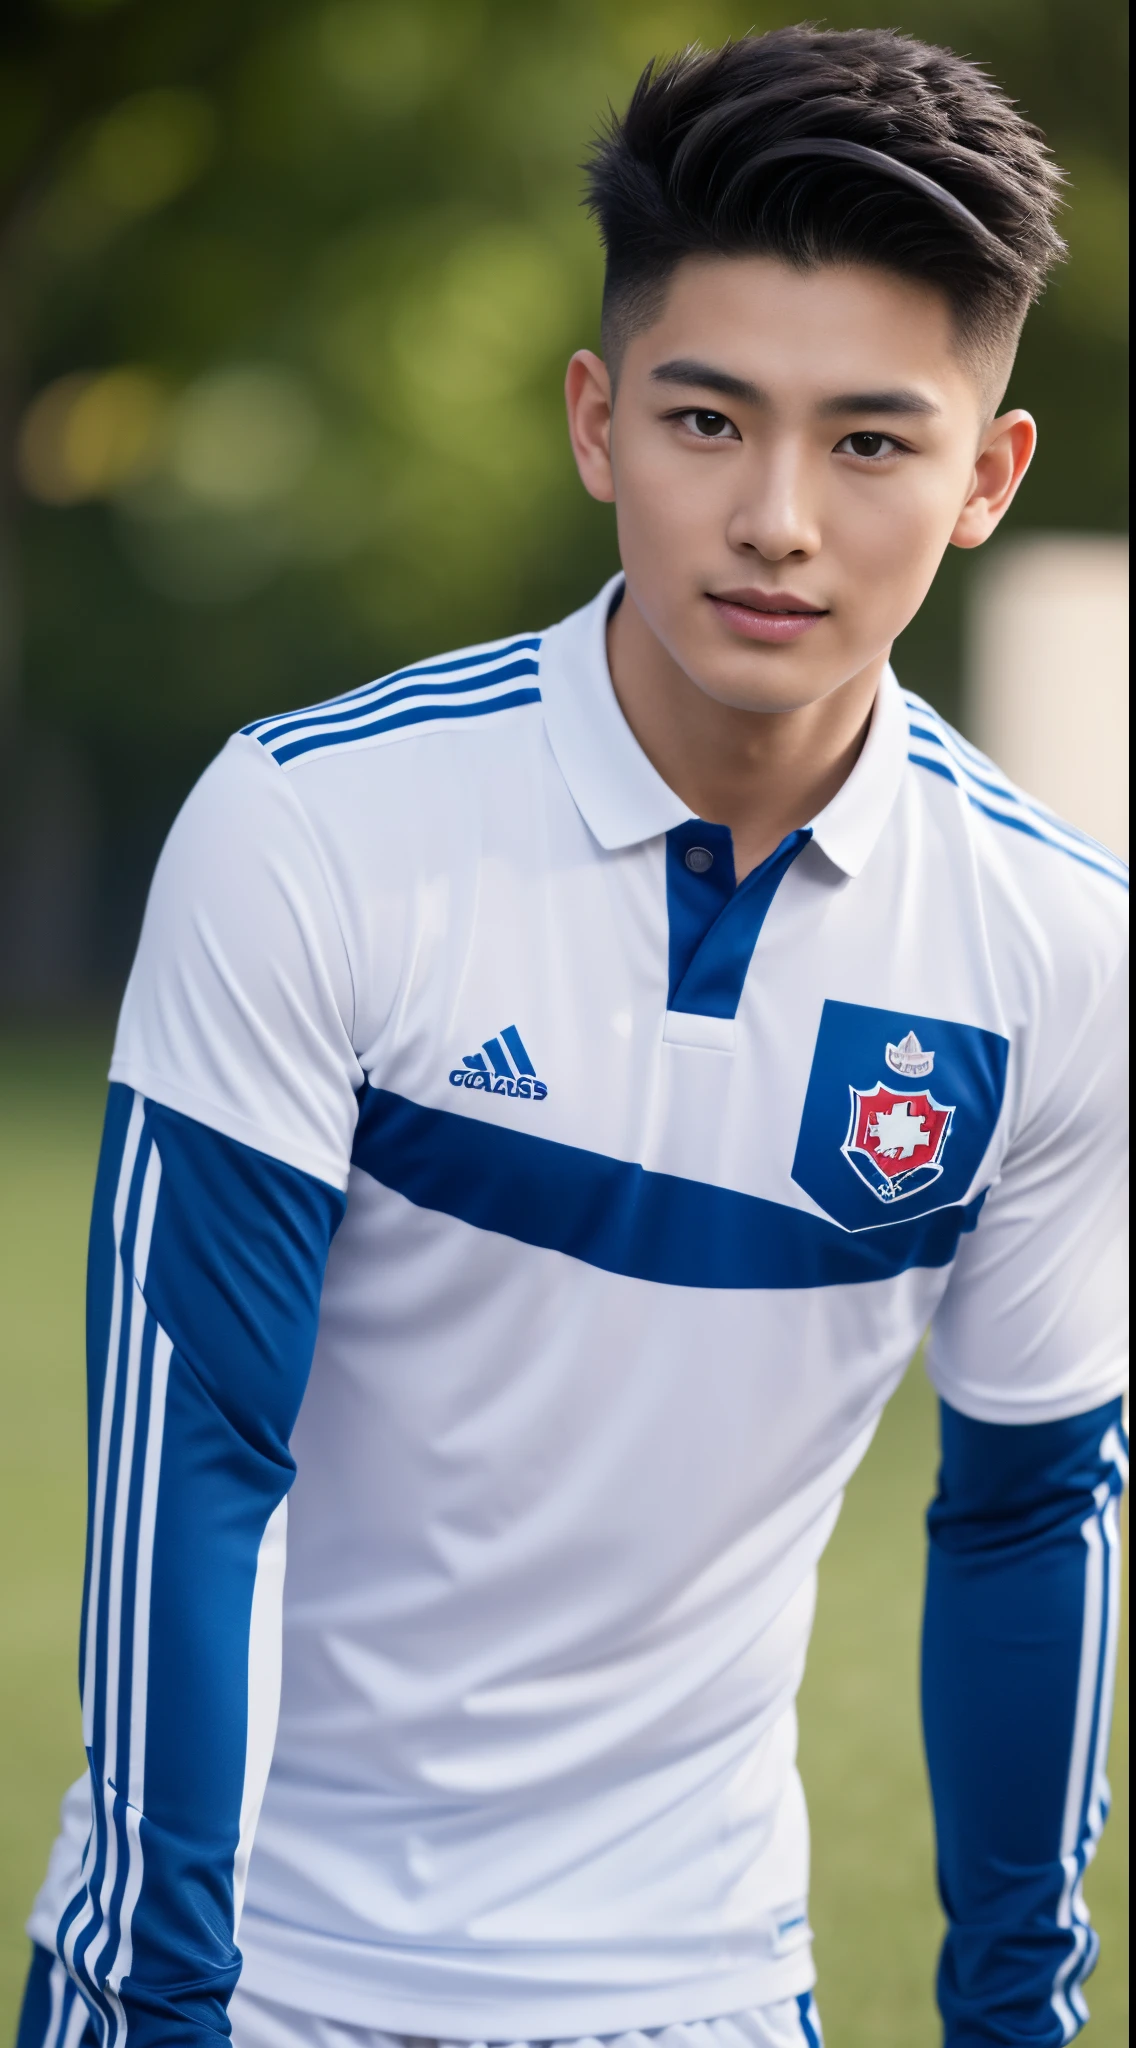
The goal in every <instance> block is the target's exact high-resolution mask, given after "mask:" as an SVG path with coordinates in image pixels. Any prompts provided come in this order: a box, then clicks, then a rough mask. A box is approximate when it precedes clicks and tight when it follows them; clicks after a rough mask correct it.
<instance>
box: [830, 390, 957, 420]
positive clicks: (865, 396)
mask: <svg viewBox="0 0 1136 2048" xmlns="http://www.w3.org/2000/svg"><path fill="white" fill-rule="evenodd" d="M817 411H818V412H819V413H820V414H821V416H822V417H823V418H824V419H835V418H837V417H843V415H844V414H845V413H850V412H851V413H862V412H870V413H875V414H877V415H880V414H885V415H888V416H890V417H891V418H893V419H894V418H896V417H897V416H900V415H902V414H904V413H906V414H907V415H908V417H910V416H911V415H912V414H916V415H919V416H921V417H923V418H926V417H927V416H928V415H931V414H936V413H938V411H939V407H938V406H937V405H936V404H935V401H934V399H932V398H924V397H923V396H922V394H921V393H920V392H918V391H839V392H837V393H836V396H835V397H833V398H826V399H824V400H823V401H822V402H821V404H820V405H819V406H818V407H817Z"/></svg>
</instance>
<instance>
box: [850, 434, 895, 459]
mask: <svg viewBox="0 0 1136 2048" xmlns="http://www.w3.org/2000/svg"><path fill="white" fill-rule="evenodd" d="M898 446H899V443H898V442H897V441H893V440H892V438H891V435H890V434H845V436H844V439H843V441H838V442H837V444H836V453H837V454H838V455H858V456H859V457H860V458H861V460H862V461H867V462H872V461H878V460H879V459H880V457H881V456H884V455H894V454H895V451H896V449H897V447H898Z"/></svg>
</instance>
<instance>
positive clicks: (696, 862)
mask: <svg viewBox="0 0 1136 2048" xmlns="http://www.w3.org/2000/svg"><path fill="white" fill-rule="evenodd" d="M686 865H687V867H688V868H689V869H690V872H691V874H692V875H708V874H709V872H710V870H711V868H712V867H713V865H714V856H713V854H712V853H711V851H710V848H709V847H708V846H691V847H688V848H687V853H686Z"/></svg>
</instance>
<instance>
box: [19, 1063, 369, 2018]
mask: <svg viewBox="0 0 1136 2048" xmlns="http://www.w3.org/2000/svg"><path fill="white" fill-rule="evenodd" d="M343 1206H344V1205H343V1197H342V1195H341V1194H339V1193H338V1192H337V1191H336V1190H335V1189H334V1188H332V1187H330V1186H327V1185H325V1184H324V1183H322V1182H320V1181H318V1180H315V1179H314V1178H312V1177H311V1176H310V1175H308V1174H304V1173H301V1172H298V1171H297V1170H296V1169H294V1168H293V1167H290V1166H285V1165H282V1164H281V1163H279V1162H278V1161H276V1160H273V1159H270V1158H268V1157H267V1156H266V1155H265V1154H263V1153H260V1152H256V1151H254V1150H252V1149H251V1148H249V1147H248V1146H245V1145H240V1144H237V1143H235V1142H234V1141H232V1140H231V1139H228V1138H225V1137H222V1136H220V1135H219V1134H218V1133H216V1132H215V1131H212V1130H210V1129H208V1128H206V1127H205V1126H204V1125H202V1124H199V1123H197V1122H195V1121H193V1120H191V1119H190V1118H188V1117H185V1116H180V1115H178V1114H176V1113H175V1112H174V1111H172V1110H168V1109H163V1108H161V1107H159V1106H157V1105H156V1104H154V1103H152V1102H147V1101H145V1100H144V1099H143V1097H141V1096H140V1095H136V1094H135V1093H134V1092H133V1091H132V1090H130V1089H128V1088H123V1087H119V1086H115V1087H112V1089H111V1095H110V1102H109V1106H108V1111H107V1121H106V1129H105V1133H104V1141H103V1150H102V1156H101V1160H100V1166H99V1174H98V1181H97V1185H96V1193H95V1205H94V1214H93V1219H92V1226H91V1249H90V1263H89V1281H88V1372H89V1409H90V1498H89V1517H88V1544H87V1574H86V1590H85V1596H84V1621H83V1637H82V1643H81V1648H80V1677H81V1686H82V1695H83V1723H84V1741H85V1743H86V1747H87V1755H88V1760H89V1767H90V1777H91V1789H92V1825H91V1834H90V1838H89V1841H88V1845H87V1851H86V1855H85V1858H84V1863H83V1871H82V1879H81V1883H80V1886H79V1889H78V1891H77V1893H76V1895H75V1896H74V1898H73V1899H72V1900H71V1903H70V1905H69V1906H68V1908H67V1910H66V1911H65V1913H64V1914H63V1918H62V1920H61V1923H60V1927H59V1933H58V1952H59V1955H60V1957H61V1958H62V1959H63V1962H64V1963H65V1965H66V1968H67V1971H68V1973H69V1976H70V1977H71V1979H72V1980H73V1981H74V1982H75V1983H76V1984H77V1985H78V1987H79V1990H80V1991H81V1993H82V1995H83V1997H84V1998H85V2000H86V2002H87V2004H88V2006H89V2008H90V2011H91V2013H92V2015H93V2016H94V2018H95V2021H96V2023H97V2024H98V2026H99V2030H100V2035H101V2038H103V2039H104V2040H105V2041H106V2042H107V2043H111V2042H116V2041H121V2039H122V2038H123V2037H124V2035H125V2034H126V2033H127V2032H128V2034H129V2039H130V2041H131V2043H132V2044H133V2048H159V2044H161V2048H188V2044H190V2043H194V2044H204V2043H206V2042H212V2041H216V2040H217V2039H218V2038H219V2037H225V2036H227V2033H228V2023H227V2021H226V2018H225V2007H226V2005H227V2002H228V1998H229V1995H230V1993H231V1991H232V1988H233V1985H234V1984H235V1982H236V1979H237V1975H238V1973H239V1969H240V1954H239V1950H238V1948H237V1945H236V1918H237V1914H238V1910H239V1906H238V1900H239V1892H240V1882H241V1868H242V1859H243V1858H245V1857H247V1847H248V1840H247V1837H248V1836H249V1833H250V1825H251V1823H250V1814H251V1815H252V1816H253V1817H254V1816H255V1810H256V1807H257V1805H258V1803H259V1790H260V1789H261V1788H262V1783H263V1774H264V1772H265V1771H266V1770H267V1761H268V1752H270V1748H271V1729H272V1727H273V1726H274V1723H275V1702H276V1693H277V1690H278V1640H279V1627H278V1620H279V1598H278V1594H279V1587H280V1585H281V1583H282V1555H283V1550H282V1546H283V1520H282V1516H283V1509H282V1503H283V1501H284V1498H285V1495H286V1494H287V1491H288V1488H289V1486H290V1484H291V1481H292V1477H293V1473H294V1466H293V1462H292V1457H291V1453H290V1450H289V1437H290V1435H291V1431H292V1426H293V1423H294V1421H295V1418H296V1413H297V1411H298V1408H299V1405H300V1401H301V1399H302V1396H303V1393H304V1388H305V1385H306V1382H307V1377H308V1371H309V1367H310V1363H311V1358H312V1352H313V1348H314V1343H315V1334H316V1327H317V1320H318V1313H319V1299H320V1289H321V1284H322V1279H323V1272H324V1266H325V1263H326V1258H327V1252H328V1246H329V1243H330V1240H331V1236H332V1234H333V1232H334V1230H335V1228H336V1226H337V1224H338V1222H339V1219H340V1217H341V1215H342V1212H343ZM277 1538H279V1541H277ZM266 1586H267V1587H268V1588H269V1591H268V1592H267V1593H266V1591H265V1588H266ZM274 1601H275V1614H274V1613H273V1602H274ZM257 1613H258V1614H259V1616H260V1629H259V1634H258V1632H257V1625H256V1623H255V1618H254V1617H255V1614H257ZM274 1626H275V1629H276V1641H275V1644H274V1643H273V1640H272V1631H273V1627H274ZM266 1728H267V1730H268V1734H267V1750H266V1739H265V1729H266Z"/></svg>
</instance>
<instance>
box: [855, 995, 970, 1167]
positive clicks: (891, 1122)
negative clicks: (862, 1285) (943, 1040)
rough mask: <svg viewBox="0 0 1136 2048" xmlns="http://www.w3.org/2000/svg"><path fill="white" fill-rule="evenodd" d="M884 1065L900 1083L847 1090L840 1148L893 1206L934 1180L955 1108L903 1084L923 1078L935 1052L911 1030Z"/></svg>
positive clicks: (890, 1049) (886, 1054) (888, 1049)
mask: <svg viewBox="0 0 1136 2048" xmlns="http://www.w3.org/2000/svg"><path fill="white" fill-rule="evenodd" d="M884 1062H885V1065H886V1066H888V1067H889V1068H890V1070H891V1072H892V1073H893V1074H895V1075H896V1076H898V1077H899V1081H898V1085H896V1084H895V1083H892V1082H887V1081H877V1082H876V1085H875V1087H874V1088H852V1087H849V1090H848V1093H849V1095H850V1096H851V1098H852V1109H851V1115H850V1117H849V1120H848V1135H847V1137H846V1138H845V1140H844V1143H843V1145H842V1146H841V1148H840V1149H841V1151H842V1152H843V1154H844V1157H845V1158H846V1160H847V1161H848V1164H849V1166H850V1167H851V1168H852V1170H853V1172H854V1173H858V1174H859V1176H860V1179H861V1180H862V1181H863V1182H864V1183H865V1184H866V1186H868V1187H869V1188H870V1189H871V1191H872V1193H873V1194H874V1195H875V1196H876V1197H877V1199H878V1200H879V1201H881V1202H888V1203H891V1202H902V1201H903V1200H905V1198H906V1197H908V1196H910V1195H916V1194H919V1193H921V1192H922V1190H923V1189H925V1188H928V1187H930V1186H931V1184H932V1182H933V1181H936V1180H938V1178H939V1176H940V1174H941V1173H942V1171H943V1165H942V1160H943V1152H944V1150H945V1149H946V1144H947V1140H948V1138H949V1137H950V1135H951V1124H952V1122H953V1120H954V1114H955V1107H956V1105H955V1104H954V1103H946V1102H937V1101H936V1100H935V1097H934V1096H933V1095H932V1093H931V1091H930V1089H929V1088H919V1089H912V1088H911V1087H910V1085H909V1086H907V1087H904V1086H903V1082H904V1081H908V1082H909V1083H910V1082H911V1081H913V1080H922V1079H925V1078H926V1076H927V1075H929V1074H930V1072H931V1070H932V1068H933V1066H934V1064H935V1055H934V1053H933V1052H925V1051H924V1050H923V1047H922V1046H921V1045H920V1043H919V1040H918V1039H917V1038H916V1036H915V1033H914V1031H909V1032H908V1033H907V1036H906V1038H903V1039H900V1041H899V1043H898V1044H896V1045H892V1044H890V1043H889V1044H888V1045H887V1046H886V1047H885V1049H884Z"/></svg>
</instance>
